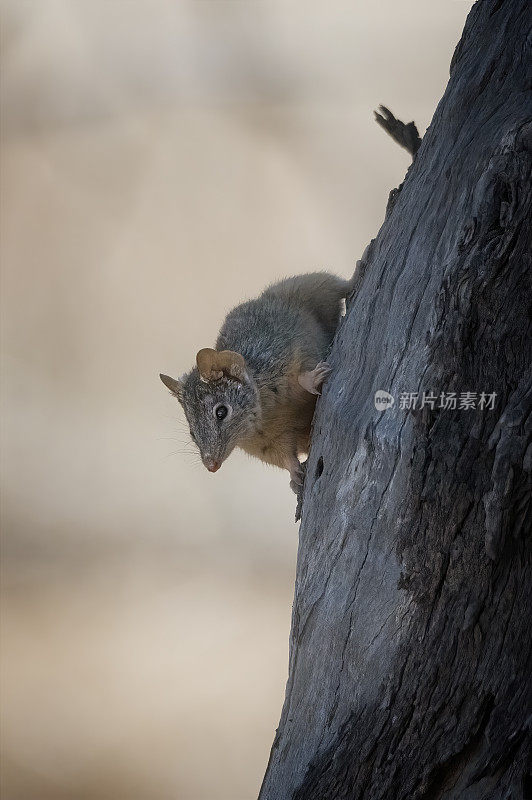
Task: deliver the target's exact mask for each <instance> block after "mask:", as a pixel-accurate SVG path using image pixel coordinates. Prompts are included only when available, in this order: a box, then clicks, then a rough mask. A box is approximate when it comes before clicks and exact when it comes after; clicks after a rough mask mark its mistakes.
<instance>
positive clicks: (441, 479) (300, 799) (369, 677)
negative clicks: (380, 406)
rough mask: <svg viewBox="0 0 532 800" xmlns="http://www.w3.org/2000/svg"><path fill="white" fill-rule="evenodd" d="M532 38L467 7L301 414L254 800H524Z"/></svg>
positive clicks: (518, 4)
mask: <svg viewBox="0 0 532 800" xmlns="http://www.w3.org/2000/svg"><path fill="white" fill-rule="evenodd" d="M529 43H530V13H529V4H528V0H514V1H513V2H510V0H506V2H501V0H481V1H480V2H478V3H477V4H476V5H475V6H474V7H473V9H472V10H471V12H470V15H469V17H468V20H467V23H466V26H465V29H464V33H463V35H462V39H461V41H460V43H459V45H458V47H457V49H456V52H455V54H454V57H453V60H452V64H451V75H450V80H449V84H448V87H447V90H446V92H445V95H444V97H443V99H442V100H441V102H440V104H439V105H438V108H437V110H436V113H435V115H434V119H433V121H432V124H431V126H430V128H429V129H428V131H427V133H426V135H425V137H424V139H423V142H422V144H421V147H420V149H419V152H418V153H417V157H416V159H415V161H414V163H413V165H412V166H411V168H410V170H409V172H408V174H407V177H406V180H405V182H404V184H403V185H402V187H401V190H400V192H399V193H398V194H397V196H396V198H395V202H394V204H393V207H392V208H391V210H390V213H389V214H388V215H387V217H386V219H385V222H384V224H383V226H382V228H381V230H380V232H379V234H378V236H377V238H376V239H375V240H374V241H373V242H372V244H371V246H370V247H369V249H368V251H367V253H366V254H365V257H364V263H363V270H362V271H361V278H360V283H359V286H358V291H357V293H356V296H355V297H354V298H353V299H352V301H351V302H350V303H348V309H347V314H346V316H345V318H344V320H343V322H342V325H341V327H340V329H339V331H338V334H337V337H336V339H335V342H334V345H333V349H332V352H331V355H330V358H329V361H330V363H331V366H332V367H333V373H332V375H331V377H330V378H329V381H328V382H327V384H326V387H325V389H324V392H323V396H322V397H321V399H320V401H319V403H318V407H317V410H316V415H315V420H314V432H313V439H312V447H311V453H310V456H309V460H308V463H307V475H306V481H305V488H304V496H303V508H302V522H301V527H300V534H299V536H300V539H299V553H298V564H297V577H296V590H295V600H294V608H293V618H292V630H291V642H290V666H289V679H288V684H287V690H286V698H285V703H284V707H283V711H282V716H281V721H280V725H279V729H278V731H277V735H276V737H275V741H274V744H273V747H272V751H271V756H270V762H269V764H268V768H267V771H266V775H265V778H264V782H263V786H262V790H261V793H260V798H261V800H344V799H345V800H347V798H349V800H359V799H360V800H361V799H362V798H364V800H421V799H422V798H423V800H487V799H488V798H489V799H490V800H491V799H492V798H493V800H503V798H504V800H506V799H507V798H512V800H517V799H521V798H526V797H530V796H531V792H532V784H531V779H530V777H529V776H528V773H527V756H528V752H529V751H530V745H531V733H530V725H531V722H530V705H531V704H530V700H531V697H530V665H531V653H532V636H531V628H532V625H531V620H532V597H531V593H532V580H531V577H532V570H531V561H532V558H531V550H530V533H531V514H530V511H531V509H530V502H531V469H532V444H531V430H532V422H531V418H532V372H531V367H530V365H531V362H532V358H531V355H532V353H531V349H532V348H531V337H530V305H531V297H532V291H531V253H530V246H531V244H532V241H531V218H532V217H531V213H532V187H531V180H530V178H531V165H532V125H531V123H530V103H531V96H530V80H529V76H528V75H527V70H528V65H529V63H530V51H529ZM377 390H385V391H387V392H389V393H390V394H391V395H392V396H393V397H394V398H395V403H394V405H393V406H392V407H389V408H387V409H386V410H384V411H378V410H376V407H375V405H374V395H375V392H376V391H377ZM424 392H425V393H429V392H430V393H432V395H434V396H435V397H436V400H435V402H434V407H432V403H431V402H427V400H428V399H429V398H430V397H431V395H427V394H425V401H426V402H425V403H422V400H423V393H424ZM466 392H472V393H476V397H475V408H470V409H466V408H460V404H461V395H463V393H466ZM402 393H406V394H408V395H410V394H415V393H417V395H418V397H417V402H416V404H415V407H414V408H406V407H405V408H403V407H401V406H402V405H408V404H409V402H410V403H411V398H406V397H405V395H403V394H402ZM442 393H443V394H444V400H445V401H447V398H448V397H449V395H450V394H451V393H455V395H456V398H457V401H458V402H457V408H456V409H454V410H453V409H452V407H451V408H441V407H440V402H441V394H442ZM483 393H484V394H485V395H490V394H492V393H496V398H495V401H494V408H493V409H490V407H489V402H490V401H488V402H487V405H486V401H484V407H483V408H480V407H479V406H480V405H481V400H480V398H481V396H482V395H483ZM401 398H403V402H401ZM462 401H463V397H462ZM422 405H423V407H421V406H422ZM451 406H452V403H451Z"/></svg>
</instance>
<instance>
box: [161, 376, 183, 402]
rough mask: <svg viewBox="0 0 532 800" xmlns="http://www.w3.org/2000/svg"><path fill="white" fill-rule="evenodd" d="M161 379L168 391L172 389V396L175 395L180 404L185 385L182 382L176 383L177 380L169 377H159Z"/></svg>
mask: <svg viewBox="0 0 532 800" xmlns="http://www.w3.org/2000/svg"><path fill="white" fill-rule="evenodd" d="M159 378H160V379H161V380H162V382H163V383H164V385H165V386H166V387H167V389H170V391H171V392H172V394H174V395H175V396H176V397H177V399H178V400H179V402H181V400H182V399H183V384H182V383H181V381H180V380H177V381H176V379H175V378H171V377H170V376H169V375H159Z"/></svg>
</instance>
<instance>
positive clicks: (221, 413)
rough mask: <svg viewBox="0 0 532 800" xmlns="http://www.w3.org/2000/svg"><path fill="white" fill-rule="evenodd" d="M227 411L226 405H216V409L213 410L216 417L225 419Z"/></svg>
mask: <svg viewBox="0 0 532 800" xmlns="http://www.w3.org/2000/svg"><path fill="white" fill-rule="evenodd" d="M227 411H228V409H227V406H223V405H220V406H216V411H215V412H214V413H215V414H216V419H225V418H226V416H227Z"/></svg>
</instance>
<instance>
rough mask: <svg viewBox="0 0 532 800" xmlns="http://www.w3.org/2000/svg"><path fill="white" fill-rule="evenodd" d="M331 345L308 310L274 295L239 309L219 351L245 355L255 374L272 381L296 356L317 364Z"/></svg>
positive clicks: (230, 319) (228, 322) (227, 323)
mask: <svg viewBox="0 0 532 800" xmlns="http://www.w3.org/2000/svg"><path fill="white" fill-rule="evenodd" d="M327 346H328V343H327V337H326V335H325V333H324V331H323V330H322V328H321V326H320V325H319V324H317V322H316V320H315V319H314V318H313V317H312V315H311V314H310V313H309V312H308V311H307V310H305V309H304V308H302V307H300V308H298V307H294V306H292V305H290V304H289V303H287V302H286V300H285V299H283V298H281V297H276V296H274V295H270V296H265V295H261V296H260V297H258V298H256V299H255V300H248V301H247V302H245V303H241V304H240V305H238V306H236V308H234V309H233V310H232V311H230V312H229V314H228V315H227V317H226V319H225V321H224V324H223V325H222V329H221V330H220V334H219V336H218V339H217V341H216V349H217V350H234V351H236V352H237V353H241V354H242V355H243V356H244V359H245V361H246V363H247V364H248V365H249V367H250V368H251V370H252V371H253V373H254V374H255V375H268V376H271V377H272V378H274V377H275V376H277V375H281V374H283V373H284V372H285V371H286V369H287V368H288V367H289V366H290V364H291V362H292V360H293V358H294V353H296V352H298V353H299V354H300V355H301V356H302V361H304V362H308V364H309V366H310V365H315V363H316V362H317V361H319V360H320V359H321V358H322V357H323V355H324V351H326V348H327ZM313 362H314V363H313Z"/></svg>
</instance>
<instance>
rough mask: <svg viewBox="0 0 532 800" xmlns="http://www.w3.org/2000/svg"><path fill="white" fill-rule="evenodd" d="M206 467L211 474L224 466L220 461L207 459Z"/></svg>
mask: <svg viewBox="0 0 532 800" xmlns="http://www.w3.org/2000/svg"><path fill="white" fill-rule="evenodd" d="M205 466H206V467H207V469H208V470H209V472H216V471H217V470H219V469H220V467H221V466H222V465H221V464H220V462H219V461H214V459H212V458H206V459H205Z"/></svg>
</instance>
